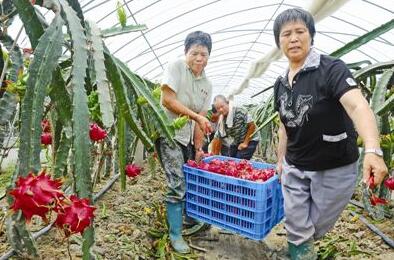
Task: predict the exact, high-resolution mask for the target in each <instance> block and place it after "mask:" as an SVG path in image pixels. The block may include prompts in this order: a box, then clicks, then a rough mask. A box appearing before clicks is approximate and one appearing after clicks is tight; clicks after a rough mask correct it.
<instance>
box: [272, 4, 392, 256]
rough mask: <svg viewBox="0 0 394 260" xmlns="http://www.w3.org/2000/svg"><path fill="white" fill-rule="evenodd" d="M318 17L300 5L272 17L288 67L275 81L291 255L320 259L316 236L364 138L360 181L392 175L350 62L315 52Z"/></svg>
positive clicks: (333, 216)
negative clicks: (358, 139)
mask: <svg viewBox="0 0 394 260" xmlns="http://www.w3.org/2000/svg"><path fill="white" fill-rule="evenodd" d="M314 35H315V26H314V20H313V17H312V16H311V14H310V13H308V12H306V11H304V10H302V9H297V8H296V9H289V10H286V11H284V12H282V13H281V14H279V15H278V17H277V18H276V19H275V22H274V36H275V42H276V45H277V47H278V48H280V50H281V51H282V52H283V54H284V55H285V56H286V57H287V59H288V66H289V67H288V69H287V71H286V72H285V74H284V75H283V76H280V77H279V78H278V79H277V80H276V82H275V85H274V95H275V107H276V110H278V111H279V115H280V121H281V122H280V127H279V132H278V134H279V145H278V164H277V172H278V173H279V174H280V175H281V183H282V187H283V197H284V206H285V215H286V219H285V227H286V230H287V233H288V244H289V252H290V255H291V259H315V258H316V254H315V253H314V249H313V242H314V240H315V239H319V238H321V237H322V236H323V235H324V234H326V233H327V232H328V231H329V230H330V229H331V228H332V227H333V226H334V224H335V222H336V220H337V219H338V217H339V216H340V214H341V212H342V211H343V209H344V208H345V206H346V205H347V203H348V202H349V200H350V198H351V196H352V194H353V191H354V188H355V184H356V177H357V159H358V156H359V154H358V148H357V145H356V139H357V134H356V132H355V129H354V126H355V128H356V130H357V132H358V134H359V135H360V136H361V138H362V139H363V141H364V145H365V157H364V162H363V181H364V182H366V181H368V180H369V178H370V176H373V177H374V181H375V184H376V185H379V184H380V183H381V182H382V180H383V179H384V177H385V175H386V174H387V167H386V165H385V164H384V161H383V158H382V156H383V153H382V150H381V149H380V146H379V138H378V137H379V135H378V130H377V126H376V123H375V117H374V114H373V112H372V110H371V109H370V108H369V106H368V103H367V101H366V100H365V98H364V97H363V95H362V94H361V91H360V90H359V89H358V87H357V83H356V82H355V80H354V78H353V76H352V74H351V73H350V71H349V70H348V69H347V67H346V65H345V63H344V62H343V61H341V60H339V59H336V58H333V57H329V56H326V55H321V54H319V53H317V52H316V50H315V49H313V47H312V45H313V37H314Z"/></svg>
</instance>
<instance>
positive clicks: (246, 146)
mask: <svg viewBox="0 0 394 260" xmlns="http://www.w3.org/2000/svg"><path fill="white" fill-rule="evenodd" d="M248 145H249V144H247V143H245V142H244V143H240V144H239V145H238V150H239V151H241V150H243V149H246V148H248Z"/></svg>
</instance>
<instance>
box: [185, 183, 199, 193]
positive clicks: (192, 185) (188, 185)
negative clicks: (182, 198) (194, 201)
mask: <svg viewBox="0 0 394 260" xmlns="http://www.w3.org/2000/svg"><path fill="white" fill-rule="evenodd" d="M187 189H188V190H192V191H196V190H197V185H196V184H192V183H188V184H187Z"/></svg>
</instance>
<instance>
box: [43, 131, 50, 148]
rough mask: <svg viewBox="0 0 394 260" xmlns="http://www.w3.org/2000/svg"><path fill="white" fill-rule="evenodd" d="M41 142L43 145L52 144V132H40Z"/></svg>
mask: <svg viewBox="0 0 394 260" xmlns="http://www.w3.org/2000/svg"><path fill="white" fill-rule="evenodd" d="M41 144H43V145H49V144H52V134H51V133H42V134H41Z"/></svg>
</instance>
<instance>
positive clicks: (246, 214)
mask: <svg viewBox="0 0 394 260" xmlns="http://www.w3.org/2000/svg"><path fill="white" fill-rule="evenodd" d="M213 159H219V160H226V161H227V160H233V161H240V160H239V159H235V158H231V157H225V156H211V157H208V158H205V159H204V161H205V162H209V161H211V160H213ZM251 164H252V166H253V168H257V169H267V168H274V165H272V164H267V163H261V162H253V161H251ZM183 171H184V173H185V178H186V213H187V215H189V216H190V217H193V218H196V219H199V220H201V221H203V222H206V223H210V224H213V225H216V226H218V227H221V228H223V229H226V230H230V231H234V232H236V233H238V234H240V235H242V236H245V237H248V238H251V239H254V240H261V239H263V238H264V237H265V236H266V235H267V234H268V233H269V232H270V230H271V229H272V228H273V227H274V226H275V225H276V224H278V223H279V222H280V221H281V220H282V219H283V216H284V210H283V196H282V190H281V186H280V184H279V181H278V177H277V176H274V177H272V178H270V179H269V180H267V181H266V182H263V183H257V182H252V181H248V180H242V179H237V178H234V177H230V176H224V175H220V174H216V173H211V172H208V171H204V170H201V169H196V168H192V167H189V166H188V165H187V164H185V165H184V166H183Z"/></svg>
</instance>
